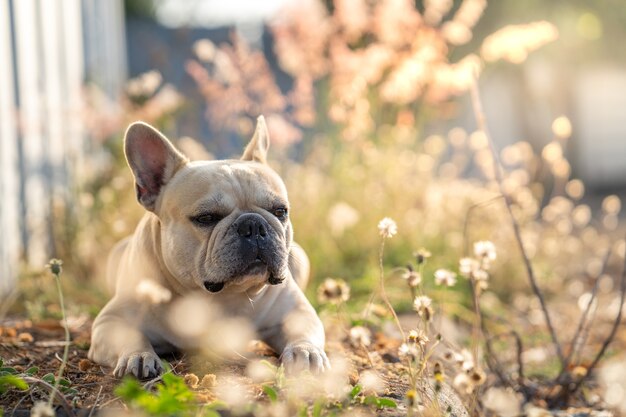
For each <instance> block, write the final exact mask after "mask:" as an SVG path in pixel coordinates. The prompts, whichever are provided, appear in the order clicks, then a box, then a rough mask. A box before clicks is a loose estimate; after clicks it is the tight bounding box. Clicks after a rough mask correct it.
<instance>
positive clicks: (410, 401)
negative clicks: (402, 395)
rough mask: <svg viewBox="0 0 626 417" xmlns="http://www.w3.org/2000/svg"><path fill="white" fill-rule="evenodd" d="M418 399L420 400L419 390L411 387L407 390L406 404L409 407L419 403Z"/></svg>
mask: <svg viewBox="0 0 626 417" xmlns="http://www.w3.org/2000/svg"><path fill="white" fill-rule="evenodd" d="M417 400H418V396H417V391H415V390H414V389H410V390H408V391H407V392H406V404H407V405H408V406H409V407H412V406H414V405H415V404H417Z"/></svg>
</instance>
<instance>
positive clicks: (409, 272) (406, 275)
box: [402, 265, 422, 288]
mask: <svg viewBox="0 0 626 417" xmlns="http://www.w3.org/2000/svg"><path fill="white" fill-rule="evenodd" d="M402 279H404V280H406V282H407V284H409V287H411V288H415V287H417V286H418V285H420V284H421V283H422V275H421V274H420V273H419V272H417V271H414V270H413V268H412V267H411V266H410V265H409V266H408V267H407V269H406V271H404V272H403V273H402Z"/></svg>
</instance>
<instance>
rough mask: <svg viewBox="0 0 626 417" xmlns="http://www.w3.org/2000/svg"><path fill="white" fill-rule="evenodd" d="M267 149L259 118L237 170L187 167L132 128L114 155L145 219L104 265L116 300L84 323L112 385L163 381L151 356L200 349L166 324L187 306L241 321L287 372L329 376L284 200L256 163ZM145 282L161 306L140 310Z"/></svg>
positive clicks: (225, 164) (274, 179) (204, 164)
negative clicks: (185, 302)
mask: <svg viewBox="0 0 626 417" xmlns="http://www.w3.org/2000/svg"><path fill="white" fill-rule="evenodd" d="M269 144H270V138H269V134H268V130H267V127H266V124H265V120H264V119H263V116H261V117H259V118H258V120H257V126H256V130H255V133H254V136H253V137H252V139H251V141H250V142H249V144H248V145H247V147H246V148H245V150H244V152H243V156H242V157H241V159H239V160H215V161H194V162H190V161H189V159H188V158H187V157H186V156H185V155H183V154H182V153H181V152H180V151H179V150H177V149H176V148H175V147H174V146H173V145H172V143H171V142H170V141H169V140H168V139H167V138H166V137H165V136H164V135H163V134H162V133H160V132H159V131H158V130H156V129H155V128H153V127H152V126H150V125H148V124H146V123H143V122H136V123H133V124H131V125H130V127H129V128H128V130H127V131H126V135H125V138H124V151H125V154H126V159H127V162H128V165H129V166H130V169H131V170H132V173H133V176H134V178H135V190H136V193H137V199H138V201H139V203H140V204H141V205H142V206H143V207H144V208H145V209H146V213H145V215H144V217H143V218H142V220H141V222H140V223H139V225H138V226H137V228H136V230H135V232H134V234H133V235H132V236H130V237H129V238H126V239H125V240H123V241H121V242H120V243H118V245H117V246H116V247H115V248H114V249H113V250H112V253H111V254H110V256H109V260H108V271H107V279H108V280H109V281H110V283H111V284H112V285H111V286H112V287H114V296H113V298H112V299H111V300H110V301H109V302H108V303H107V304H106V305H105V307H104V308H103V309H102V311H101V312H100V313H99V314H98V316H97V317H96V319H95V321H94V323H93V328H92V336H91V348H90V349H89V358H90V359H91V360H92V361H94V362H97V363H99V364H102V365H105V366H109V367H111V368H113V374H114V375H115V376H117V377H121V376H123V375H126V374H132V375H135V376H136V377H139V378H149V377H154V376H157V375H158V374H160V373H161V372H162V371H163V368H162V365H161V361H160V359H159V356H158V354H165V353H167V352H170V351H174V350H180V349H187V348H189V347H192V348H194V347H197V348H201V346H193V341H189V340H184V337H183V338H181V336H180V334H179V333H178V332H177V331H176V329H175V328H172V325H171V320H169V321H168V317H167V315H168V314H169V312H170V311H169V306H170V305H172V304H173V303H175V302H176V300H177V299H180V298H182V297H186V296H188V295H190V294H194V296H196V297H201V300H202V303H204V302H206V303H210V304H211V305H213V306H217V307H219V308H220V310H221V311H222V312H224V314H232V315H236V316H237V317H239V316H241V317H245V318H246V320H248V321H249V322H250V323H251V324H252V326H253V327H254V329H255V330H256V333H257V335H258V336H259V338H260V339H262V340H263V341H265V342H266V343H267V344H268V345H269V346H271V347H272V348H273V349H274V350H275V351H276V352H278V353H280V357H281V361H282V363H283V364H284V366H285V368H286V370H287V371H288V372H298V371H299V370H306V369H308V370H310V371H311V372H313V373H319V372H323V371H324V370H326V369H327V368H329V366H330V364H329V361H328V358H327V356H326V353H325V352H324V343H325V335H324V328H323V326H322V323H321V321H320V319H319V317H318V316H317V314H316V312H315V310H314V309H313V307H312V306H311V304H310V303H309V301H308V300H307V299H306V297H305V296H304V293H303V292H302V288H303V287H304V286H305V285H306V282H307V280H308V274H309V261H308V258H307V256H306V254H305V252H304V251H303V250H302V248H301V247H300V246H298V245H297V244H295V243H294V242H293V231H292V226H291V222H290V219H289V201H288V199H287V190H286V188H285V184H284V183H283V181H282V180H281V178H280V177H279V176H278V174H277V173H276V172H275V171H273V170H272V169H271V168H270V167H269V166H268V165H267V161H266V155H267V151H268V148H269ZM145 280H149V281H150V282H152V283H154V284H155V286H157V287H158V288H165V289H166V290H168V291H166V293H167V294H169V295H170V296H171V297H170V296H168V297H167V299H166V300H165V301H166V302H163V303H159V304H151V303H147V302H145V301H140V300H138V297H137V289H138V286H139V285H140V283H143V282H144V281H145ZM198 293H200V295H198ZM207 331H210V329H207Z"/></svg>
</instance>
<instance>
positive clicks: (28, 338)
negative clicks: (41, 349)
mask: <svg viewBox="0 0 626 417" xmlns="http://www.w3.org/2000/svg"><path fill="white" fill-rule="evenodd" d="M17 340H18V341H20V342H23V343H33V341H34V340H35V339H34V338H33V335H32V334H30V333H26V332H24V333H20V334H18V335H17Z"/></svg>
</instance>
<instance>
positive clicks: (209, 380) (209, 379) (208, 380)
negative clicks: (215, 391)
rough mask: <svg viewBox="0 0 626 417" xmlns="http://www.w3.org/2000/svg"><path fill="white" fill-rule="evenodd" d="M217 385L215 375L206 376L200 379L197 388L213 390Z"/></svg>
mask: <svg viewBox="0 0 626 417" xmlns="http://www.w3.org/2000/svg"><path fill="white" fill-rule="evenodd" d="M216 385H217V376H215V374H206V375H204V376H203V377H202V380H201V381H200V384H199V386H200V387H202V388H205V389H209V388H213V387H215V386H216Z"/></svg>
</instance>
